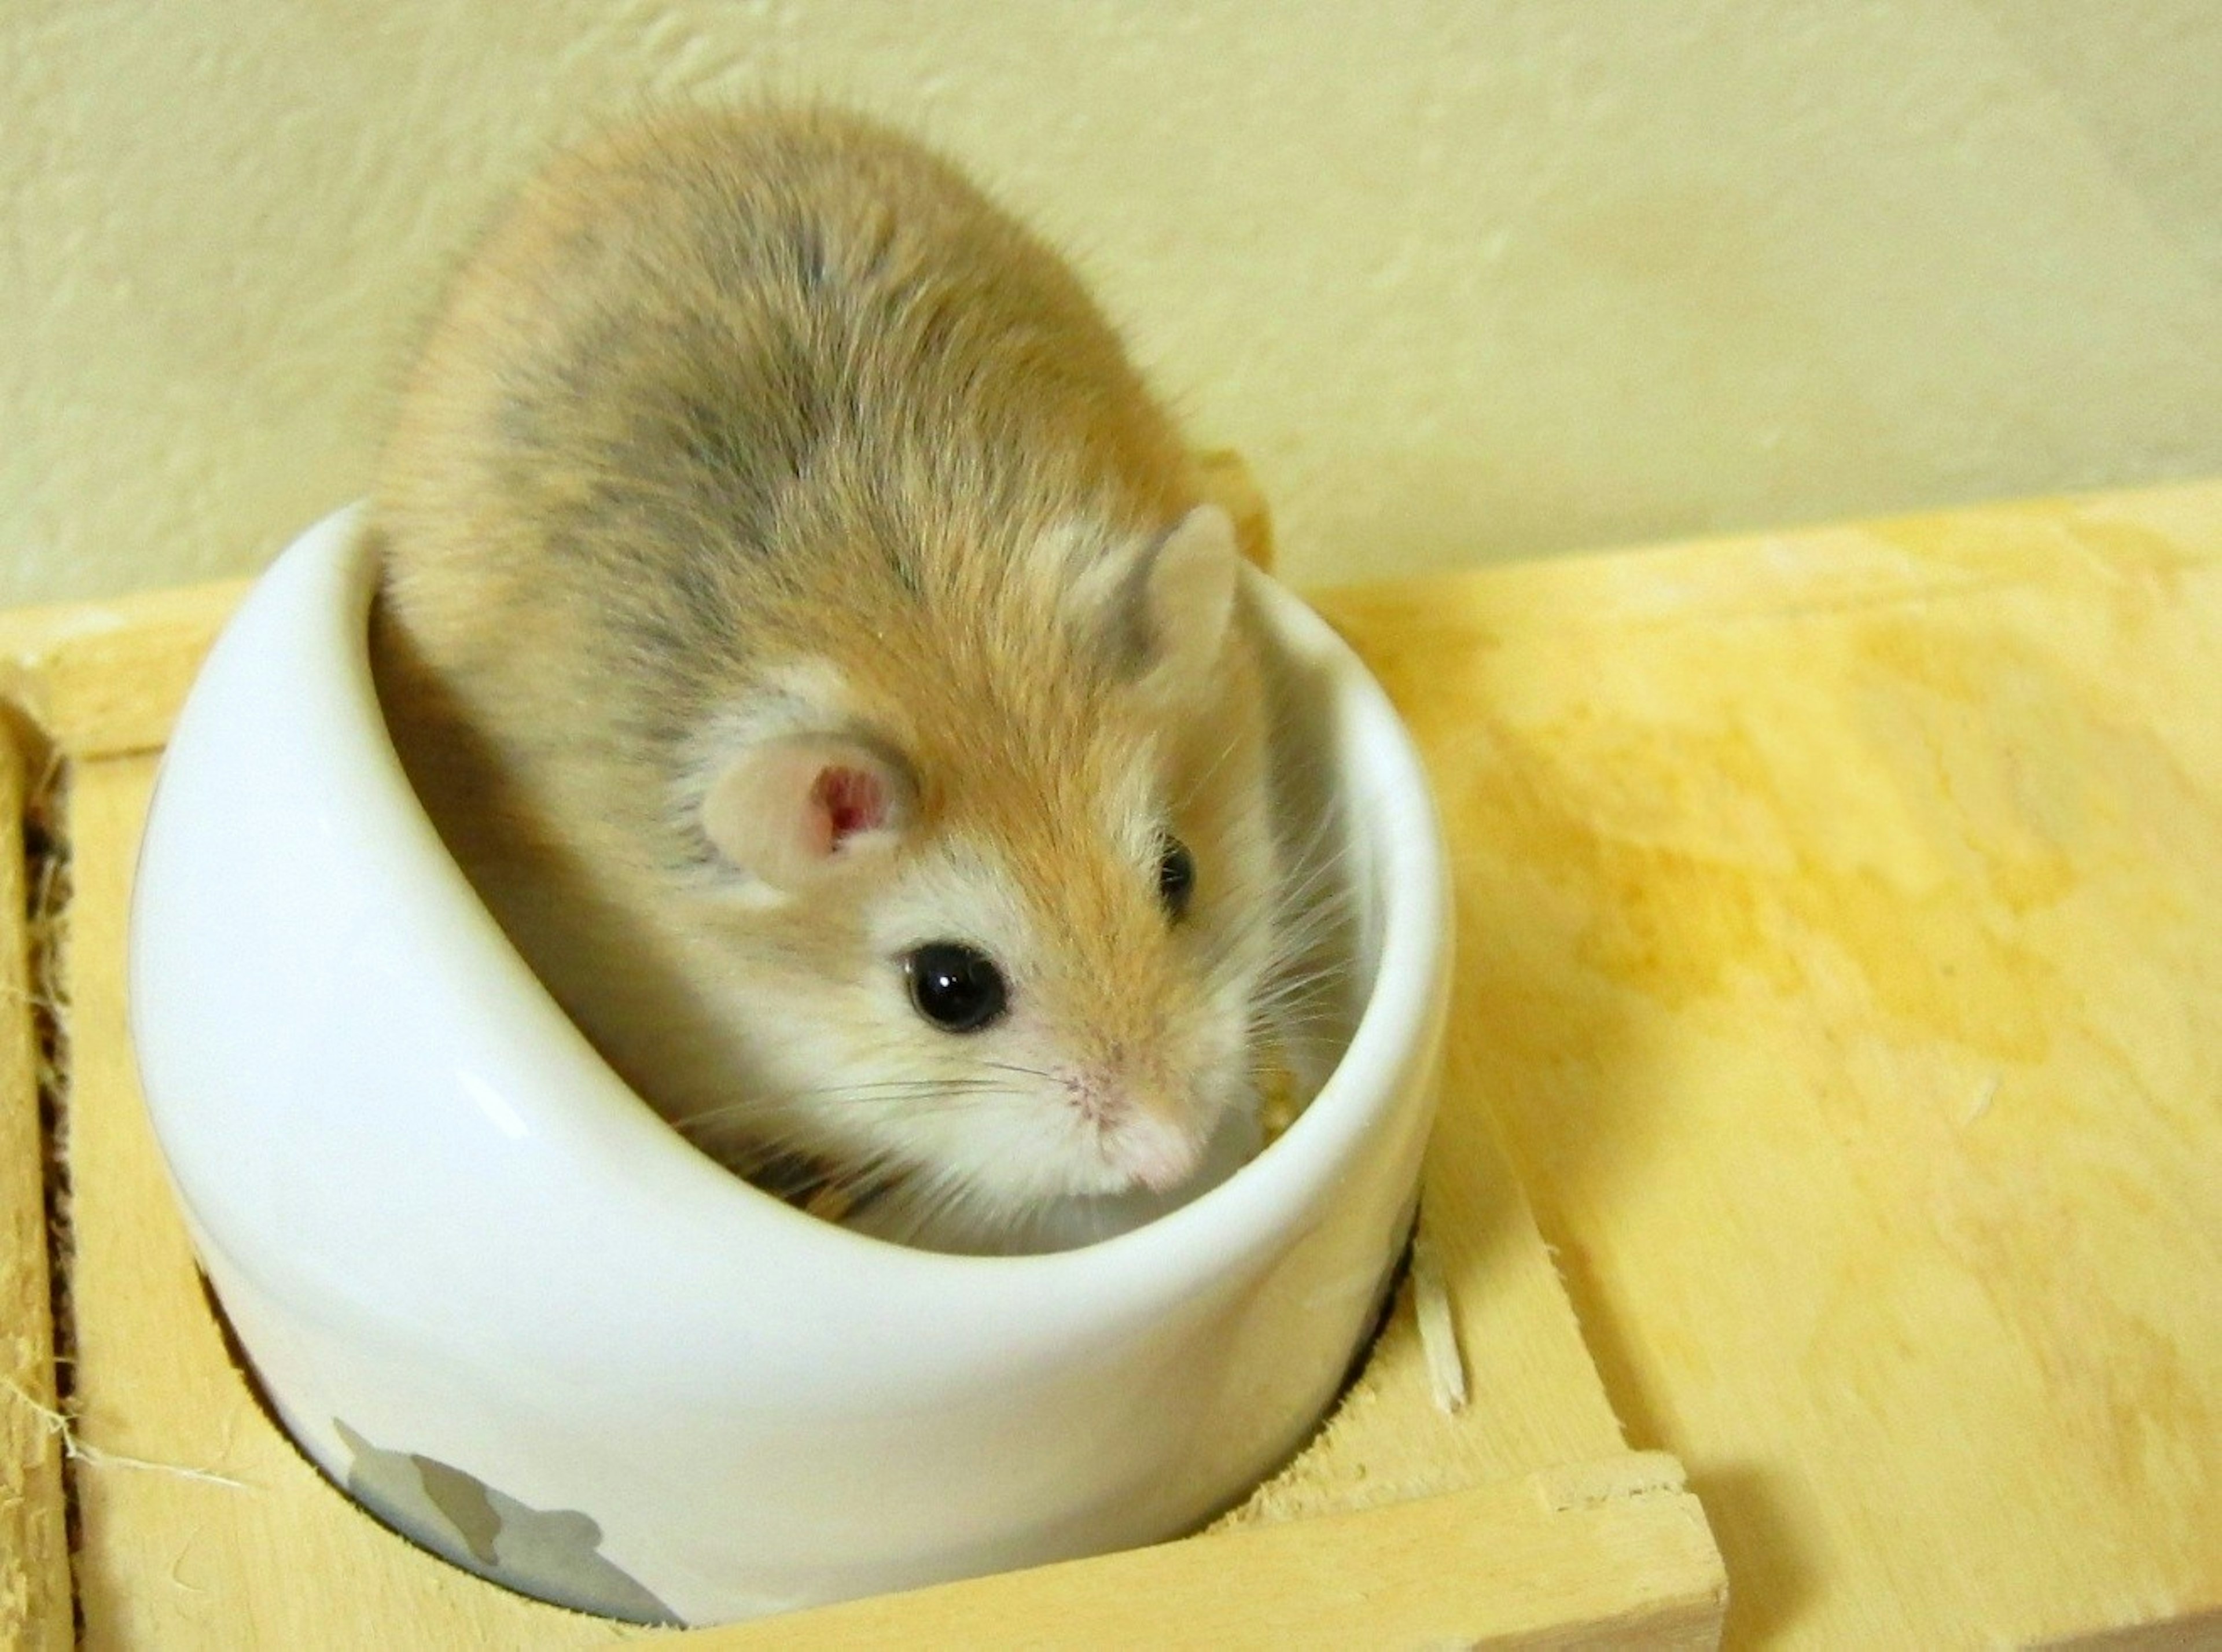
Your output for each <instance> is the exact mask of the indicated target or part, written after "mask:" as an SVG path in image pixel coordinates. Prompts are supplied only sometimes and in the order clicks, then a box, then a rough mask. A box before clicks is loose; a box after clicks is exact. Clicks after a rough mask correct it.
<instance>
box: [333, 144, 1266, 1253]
mask: <svg viewBox="0 0 2222 1652" xmlns="http://www.w3.org/2000/svg"><path fill="white" fill-rule="evenodd" d="M371 521H372V524H373V531H374V532H375V533H377V534H378V535H379V536H380V538H381V540H382V542H383V548H382V555H383V556H384V559H385V560H384V567H385V581H384V584H383V587H382V589H381V593H380V600H379V605H378V607H377V611H376V615H375V619H374V625H373V658H374V661H375V663H376V669H377V673H378V678H379V685H380V694H381V697H382V699H383V701H384V703H385V706H386V710H387V714H388V718H389V720H390V722H391V724H392V728H393V732H394V736H395V740H396V744H397V745H398V746H399V750H400V751H401V753H402V756H403V759H404V762H405V764H406V767H407V769H408V771H409V774H410V776H411V780H412V782H413V783H414V784H415V786H416V788H417V790H418V792H419V794H420V795H422V797H423V799H424V803H425V805H426V807H427V808H428V810H429V812H430V813H431V815H432V817H433V819H434V820H435V822H436V824H437V826H439V828H440V830H441V832H442V833H443V837H444V838H445V839H446V840H447V842H448V843H449V845H450V847H451V848H452V849H453V850H454V851H455V854H456V856H457V857H458V859H459V860H460V861H461V864H462V865H463V867H464V868H465V870H466V871H467V872H468V874H469V876H470V877H471V878H472V880H473V882H474V884H475V886H476V887H477V889H479V890H480V894H481V895H483V897H484V898H485V900H486V902H487V904H488V906H489V907H490V908H491V909H492V910H493V913H494V914H495V916H496V917H497V918H498V919H499V921H500V922H501V923H502V925H503V926H504V927H505V929H506V931H507V932H508V933H509V934H510V935H511V937H512V939H513V940H514V941H515V942H516V944H517V945H518V948H519V950H520V951H521V952H522V953H523V954H524V957H525V958H526V959H527V960H528V961H529V962H530V964H532V965H533V967H534V968H535V970H537V972H538V973H539V975H540V976H541V977H542V978H543V980H544V981H545V983H547V985H548V986H549V989H551V990H552V992H553V993H554V995H555V996H556V998H557V999H558V1001H559V1002H562V1005H563V1006H564V1008H566V1009H567V1010H568V1013H569V1014H571V1016H572V1017H573V1018H574V1020H575V1021H577V1023H578V1024H579V1025H580V1027H581V1028H582V1029H583V1030H584V1031H585V1032H586V1033H587V1036H588V1037H589V1038H590V1039H591V1040H593V1043H594V1044H595V1045H596V1046H597V1047H598V1048H599V1050H600V1051H601V1052H602V1053H603V1054H604V1056H605V1057H606V1058H607V1059H608V1060H609V1062H610V1063H611V1064H612V1066H613V1067H614V1068H615V1069H616V1071H618V1073H619V1074H621V1075H622V1076H623V1077H625V1079H626V1080H627V1081H628V1082H629V1083H630V1084H631V1085H632V1086H633V1087H634V1088H635V1089H636V1090H637V1091H638V1092H639V1093H640V1094H641V1095H642V1096H643V1097H644V1098H645V1099H646V1100H647V1101H648V1102H650V1104H651V1105H652V1106H654V1107H655V1108H656V1109H657V1110H659V1111H660V1112H662V1114H663V1115H665V1116H666V1117H668V1118H669V1119H670V1120H672V1121H674V1122H675V1124H677V1125H678V1126H679V1127H680V1128H681V1129H682V1130H684V1131H686V1132H687V1134H689V1135H690V1136H691V1137H692V1138H693V1139H694V1140H696V1141H697V1142H698V1143H699V1144H700V1145H701V1146H703V1147H705V1148H706V1150H707V1151H709V1152H711V1153H714V1154H716V1155H717V1156H719V1158H721V1159H725V1161H726V1162H728V1163H730V1164H731V1165H733V1166H735V1167H736V1168H737V1169H739V1170H742V1171H746V1172H752V1173H756V1174H758V1175H760V1176H765V1177H770V1178H777V1177H778V1176H780V1175H781V1174H792V1172H793V1168H794V1165H798V1164H800V1165H807V1166H813V1167H816V1169H815V1170H814V1171H813V1174H821V1173H822V1174H825V1175H829V1176H830V1177H831V1178H832V1180H833V1181H834V1182H835V1183H837V1184H838V1185H839V1186H841V1187H842V1188H844V1189H845V1190H849V1191H850V1192H852V1193H857V1194H860V1195H864V1196H869V1197H867V1198H866V1201H865V1203H864V1204H863V1209H862V1212H861V1214H860V1215H859V1217H858V1221H859V1222H860V1224H861V1225H868V1226H869V1227H871V1228H874V1229H875V1230H876V1231H880V1232H882V1233H885V1234H888V1235H890V1236H894V1237H899V1238H907V1239H911V1240H914V1241H917V1242H920V1243H925V1244H929V1245H934V1246H938V1247H947V1248H957V1249H999V1248H1007V1247H1013V1246H1016V1245H1030V1244H1034V1243H1060V1242H1070V1241H1071V1239H1072V1238H1074V1237H1085V1236H1088V1235H1089V1233H1090V1232H1092V1231H1094V1229H1093V1228H1090V1227H1089V1223H1091V1222H1092V1223H1095V1224H1096V1226H1098V1227H1101V1226H1105V1225H1116V1224H1117V1223H1118V1222H1124V1221H1129V1220H1132V1219H1133V1215H1134V1214H1135V1213H1137V1212H1144V1211H1146V1210H1148V1209H1156V1208H1159V1207H1160V1206H1162V1205H1163V1204H1164V1203H1169V1202H1171V1201H1174V1200H1177V1198H1179V1197H1181V1196H1182V1195H1183V1192H1184V1191H1185V1190H1188V1189H1189V1188H1191V1187H1193V1186H1194V1185H1195V1184H1196V1182H1197V1180H1198V1179H1199V1178H1201V1177H1203V1176H1205V1175H1206V1174H1208V1173H1211V1172H1208V1171H1206V1170H1205V1168H1204V1167H1205V1166H1206V1164H1207V1160H1208V1159H1213V1158H1214V1156H1215V1155H1216V1159H1217V1161H1218V1162H1219V1167H1220V1168H1221V1169H1223V1168H1224V1162H1223V1161H1224V1160H1225V1158H1226V1156H1227V1153H1229V1152H1230V1151H1232V1152H1233V1153H1234V1155H1235V1156H1236V1157H1238V1158H1239V1157H1240V1155H1241V1154H1242V1153H1245V1152H1246V1151H1247V1150H1248V1148H1249V1146H1250V1145H1251V1144H1252V1143H1253V1142H1254V1139H1255V1138H1254V1130H1253V1123H1252V1115H1254V1112H1255V1108H1256V1089H1257V1084H1256V1079H1257V1068H1258V1065H1259V1061H1260V1059H1261V1057H1260V1041H1261V1038H1262V1037H1263V1036H1264V1033H1263V1025H1262V1024H1263V1021H1264V1020H1265V1018H1266V1016H1267V1012H1268V1003H1267V1000H1268V999H1269V998H1270V997H1271V994H1270V992H1269V991H1268V990H1267V989H1266V986H1265V983H1266V980H1267V976H1268V971H1269V969H1270V967H1271V964H1272V962H1273V960H1274V958H1276V956H1277V952H1278V950H1279V948H1278V941H1279V939H1280V938H1279V937H1278V935H1277V922H1278V918H1277V903H1276V901H1275V899H1274V898H1273V891H1274V889H1275V888H1276V886H1277V879H1278V877H1279V865H1278V859H1279V857H1280V854H1281V851H1280V850H1279V849H1278V848H1277V844H1276V838H1275V832H1274V830H1273V826H1272V824H1271V818H1270V817H1271V808H1270V806H1269V801H1268V796H1269V780H1268V775H1267V772H1266V769H1267V757H1266V752H1267V739H1266V726H1265V719H1266V712H1265V705H1264V700H1263V696H1262V693H1261V688H1260V675H1259V671H1260V666H1259V655H1258V651H1257V650H1258V646H1259V645H1258V644H1257V642H1256V640H1255V637H1254V632H1253V626H1252V621H1251V619H1250V617H1249V614H1248V610H1247V604H1246V599H1245V597H1244V595H1243V593H1242V592H1241V590H1240V581H1239V579H1238V577H1237V561H1238V557H1237V552H1236V550H1235V547H1234V544H1233V534H1232V531H1231V528H1230V525H1229V523H1228V520H1227V517H1226V515H1225V513H1224V512H1221V510H1219V509H1218V507H1216V506H1213V505H1210V504H1208V503H1206V502H1205V501H1204V498H1203V493H1202V489H1201V487H1200V485H1199V480H1198V475H1197V473H1196V469H1195V468H1194V465H1193V462H1192V461H1191V458H1190V455H1189V449H1188V448H1187V446H1186V444H1185V443H1184V442H1183V439H1182V437H1181V436H1180V433H1179V432H1178V431H1177V429H1176V428H1175V426H1174V424H1173V423H1172V421H1171V419H1170V418H1169V417H1168V416H1167V415H1166V413H1165V412H1164V411H1163V410H1162V409H1161V407H1160V406H1159V405H1158V403H1157V402H1156V401H1155V400H1154V399H1152V396H1151V395H1150V393H1148V391H1147V390H1146V387H1145V386H1144V385H1143V383H1142V381H1141V380H1140V379H1139V377H1138V375H1137V374H1136V373H1135V371H1134V370H1133V367H1131V366H1130V365H1129V363H1128V361H1127V357H1126V355H1125V353H1124V351H1123V350H1122V349H1121V347H1120V342H1119V340H1118V339H1117V337H1116V336H1115V335H1114V332H1113V330H1112V329H1111V327H1110V326H1109V325H1108V323H1107V322H1106V321H1105V319H1104V318H1103V317H1102V314H1101V313H1100V312H1099V311H1098V310H1097V309H1096V307H1095V305H1094V303H1093V302H1092V301H1091V300H1090V299H1089V297H1088V295H1087V294H1086V292H1084V291H1083V289H1082V287H1081V286H1080V284H1079V283H1078V281H1077V280H1076V278H1075V277H1074V276H1073V274H1072V273H1070V271H1069V270H1068V268H1067V267H1065V265H1064V263H1063V262H1062V261H1060V260H1059V259H1058V258H1057V257H1056V256H1055V255H1054V254H1051V252H1050V251H1049V250H1048V249H1047V248H1045V247H1044V246H1043V245H1042V244H1041V243H1040V242H1038V241H1036V240H1035V239H1034V238H1033V236H1031V235H1029V234H1028V233H1027V232H1026V230H1025V229H1021V228H1020V226H1019V225H1018V224H1017V223H1014V221H1013V220H1012V219H1011V218H1010V217H1007V216H1006V215H1005V214H1004V213H1003V212H1002V211H1001V210H998V209H997V208H996V207H995V206H994V205H993V204H990V203H989V201H988V200H987V199H986V198H984V197H983V196H982V194H980V193H979V192H977V191H976V189H975V188H974V187H973V186H972V185H970V184H969V183H968V182H966V181H965V179H963V177H961V176H960V175H959V174H958V173H957V172H956V171H955V170H954V169H952V168H951V166H948V165H946V164H945V163H944V162H942V161H941V160H937V159H935V158H934V157H933V156H932V155H930V154H927V153H926V152H925V151H924V150H922V149H920V148H919V147H917V146H916V145H914V144H913V143H912V142H909V141H906V140H904V139H903V138H901V137H899V136H897V135H893V134H891V133H889V132H888V131H885V130H882V129H879V128H877V127H875V126H872V125H870V124H868V123H865V122H861V121H857V120H854V119H851V118H848V117H845V116H837V115H834V114H831V113H826V112H788V111H779V110H755V111H748V112H741V113H734V114H708V113H704V114H693V115H686V116H673V117H669V118H665V119H662V120H660V121H657V122H652V123H650V124H649V125H647V126H645V127H643V128H640V129H634V130H631V131H629V132H626V133H624V134H621V135H615V136H612V137H610V138H607V139H605V140H604V141H600V142H599V143H598V144H596V145H594V146H592V147H590V148H587V149H585V150H583V151H581V152H578V153H574V154H570V155H568V156H567V157H565V158H563V159H562V160H559V161H558V162H556V164H555V165H554V166H552V167H551V168H550V169H549V171H548V172H547V173H545V174H544V175H543V177H541V178H540V179H538V180H537V182H536V183H535V184H533V185H531V186H530V189H529V190H528V191H527V192H525V194H524V197H523V198H522V199H521V201H520V202H519V203H518V205H517V206H516V207H515V208H514V210H512V211H511V213H510V214H509V216H508V217H506V218H505V220H504V221H502V222H501V223H499V226H498V227H497V228H496V229H495V230H494V231H493V234H492V235H491V236H490V237H489V238H488V239H487V240H486V242H485V243H484V244H483V245H482V246H481V247H480V248H479V250H478V251H477V253H476V254H474V256H473V257H472V258H471V259H470V260H469V261H468V263H467V265H466V267H464V269H463V270H462V272H461V274H460V276H459V278H458V279H457V280H456V282H455V286H454V287H453V289H452V291H451V292H450V293H449V297H448V298H447V301H446V304H445V307H444V310H443V312H442V314H441V315H440V317H439V318H438V320H437V322H436V324H435V326H434V328H433V330H432V331H431V334H430V339H429V342H428V343H427V346H426V348H425V349H424V352H423V355H422V356H421V359H420V360H419V361H418V362H417V366H416V367H415V369H414V372H413V374H412V375H411V378H410V379H409V380H408V381H407V384H406V386H405V392H404V397H403V405H402V408H401V411H400V414H399V418H398V421H397V423H396V425H395V427H394V430H393V432H392V437H391V439H390V441H389V443H388V444H387V446H386V449H385V452H384V454H383V455H382V458H381V462H380V469H379V474H378V479H377V481H376V485H375V487H374V491H373V499H372V505H371ZM1184 877H1186V878H1189V880H1190V886H1189V888H1188V889H1186V891H1185V893H1183V889H1182V887H1181V886H1182V885H1183V880H1184ZM937 945H939V946H956V947H960V948H962V949H965V950H963V951H961V952H946V951H945V952H933V953H931V954H930V955H926V958H927V962H926V965H925V966H923V967H924V968H925V972H926V974H927V975H928V976H929V977H931V979H930V980H929V982H928V984H927V987H926V988H925V989H921V988H920V987H919V985H918V984H917V983H918V978H919V977H920V972H921V968H922V966H921V964H920V958H921V956H922V954H921V949H925V948H931V947H934V946H937ZM952 959H953V960H956V964H954V965H952V964H951V960H952ZM978 959H985V960H987V961H988V963H989V966H990V969H991V971H992V973H993V974H994V975H995V977H996V981H997V982H999V983H1000V984H1001V989H1002V992H1001V1006H1000V1013H997V1014H991V1015H989V1016H988V1017H987V1018H986V1019H985V1020H984V1021H982V1022H981V1023H980V1024H979V1025H977V1026H976V1027H971V1028H970V1029H969V1030H968V1029H957V1030H951V1028H950V1027H949V1026H947V1025H946V1024H945V1023H943V1022H937V1021H934V1020H932V1019H929V1016H928V1014H927V1013H926V1010H925V1009H923V1008H921V1007H920V1005H921V1003H922V1002H932V1004H934V1005H935V1006H936V1008H937V1010H938V1011H945V1010H947V1009H948V1008H950V1006H951V1003H952V1002H954V1003H956V1004H957V1008H959V1009H960V1010H962V1011H963V1014H961V1015H960V1016H958V1017H957V1019H960V1020H965V1019H970V1017H971V1015H972V1014H973V1013H974V1012H976V1010H977V1009H978V1008H980V1004H981V1002H984V1001H985V1000H988V999H992V998H994V997H995V993H994V991H993V989H992V988H993V984H994V983H989V982H988V980H987V978H986V977H984V976H982V974H981V973H980V972H979V970H978V969H977V968H976V962H975V961H976V960H978ZM958 966H961V967H958ZM936 970H938V974H937V973H936ZM951 983H953V989H952V990H953V992H954V997H953V998H952V997H951V992H950V991H948V990H944V989H951ZM921 991H926V992H930V993H932V994H934V995H937V996H932V997H931V998H930V1000H929V999H921V998H920V996H919V995H920V992H921ZM968 995H969V996H968ZM991 1008H992V1006H991ZM1230 1143H1231V1144H1233V1146H1232V1147H1231V1148H1230V1147H1229V1145H1228V1144H1230ZM1059 1211H1066V1212H1092V1213H1094V1214H1092V1215H1086V1216H1085V1217H1084V1218H1081V1219H1077V1220H1076V1222H1058V1221H1056V1220H1051V1221H1049V1222H1046V1223H1045V1220H1044V1218H1045V1214H1046V1215H1054V1214H1055V1213H1057V1212H1059ZM1107 1211H1108V1212H1111V1213H1114V1214H1113V1215H1109V1216H1106V1215H1104V1214H1103V1213H1104V1212H1107ZM1118 1213H1126V1214H1123V1215H1121V1214H1118ZM1045 1234H1046V1235H1048V1236H1047V1237H1046V1238H1045V1237H1043V1235H1045ZM1060 1235H1062V1237H1060Z"/></svg>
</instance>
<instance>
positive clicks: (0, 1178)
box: [0, 725, 70, 1652]
mask: <svg viewBox="0 0 2222 1652" xmlns="http://www.w3.org/2000/svg"><path fill="white" fill-rule="evenodd" d="M26 780H27V776H26V774H25V764H24V759H23V755H22V751H21V750H20V749H19V747H18V746H17V744H16V741H15V740H14V739H13V738H10V737H9V732H8V731H7V729H6V728H5V726H4V725H0V1646H8V1647H20V1648H22V1649H24V1652H49V1649H55V1648H60V1647H65V1646H67V1645H68V1644H69V1643H70V1571H69V1547H68V1541H67V1537H66V1532H65V1530H64V1505H63V1500H62V1498H63V1492H62V1457H61V1440H60V1435H59V1434H58V1433H57V1432H56V1431H55V1429H53V1427H52V1426H51V1425H50V1423H51V1419H52V1418H53V1417H54V1416H59V1415H60V1413H59V1412H58V1411H57V1410H55V1398H54V1361H53V1316H52V1311H51V1301H52V1298H51V1297H50V1295H49V1292H48V1289H47V1209H46V1196H45V1179H44V1178H45V1171H46V1144H45V1140H44V1135H43V1132H42V1131H41V1126H40V1121H39V1045H38V1037H37V1033H36V1030H35V1026H34V1024H33V1020H32V1009H31V993H32V977H31V971H30V967H29V963H30V942H29V933H28V924H27V922H26V912H27V908H28V890H27V889H26V888H25V880H24V872H25V865H24V857H23V833H22V822H23V811H24V803H25V791H26Z"/></svg>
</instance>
